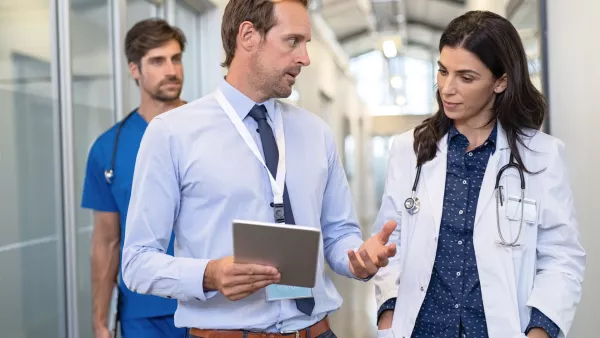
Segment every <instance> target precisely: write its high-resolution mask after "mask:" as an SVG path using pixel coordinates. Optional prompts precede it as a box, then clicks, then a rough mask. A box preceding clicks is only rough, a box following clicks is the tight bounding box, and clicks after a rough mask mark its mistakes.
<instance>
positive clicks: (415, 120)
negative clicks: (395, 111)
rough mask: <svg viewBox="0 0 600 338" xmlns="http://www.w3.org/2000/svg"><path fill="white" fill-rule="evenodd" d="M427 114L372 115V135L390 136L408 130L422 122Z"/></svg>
mask: <svg viewBox="0 0 600 338" xmlns="http://www.w3.org/2000/svg"><path fill="white" fill-rule="evenodd" d="M427 117H429V115H396V116H374V117H373V135H377V136H392V135H397V134H402V133H404V132H406V131H409V130H411V129H413V128H415V127H416V126H418V125H419V124H421V122H423V120H424V119H426V118H427Z"/></svg>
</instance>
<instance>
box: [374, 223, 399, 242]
mask: <svg viewBox="0 0 600 338" xmlns="http://www.w3.org/2000/svg"><path fill="white" fill-rule="evenodd" d="M397 226H398V223H396V221H389V222H387V223H385V224H384V225H383V229H381V231H380V232H379V233H378V236H379V239H380V240H381V241H382V242H383V243H387V242H388V241H389V240H390V236H391V235H392V233H393V232H394V230H396V227H397Z"/></svg>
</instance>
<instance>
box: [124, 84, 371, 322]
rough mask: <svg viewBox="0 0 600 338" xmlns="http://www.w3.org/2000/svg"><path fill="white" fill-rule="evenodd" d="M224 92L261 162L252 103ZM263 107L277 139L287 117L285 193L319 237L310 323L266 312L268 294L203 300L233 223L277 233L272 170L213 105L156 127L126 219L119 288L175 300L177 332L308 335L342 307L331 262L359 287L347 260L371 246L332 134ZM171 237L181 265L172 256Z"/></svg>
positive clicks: (287, 305)
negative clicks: (261, 224)
mask: <svg viewBox="0 0 600 338" xmlns="http://www.w3.org/2000/svg"><path fill="white" fill-rule="evenodd" d="M219 87H220V89H221V90H222V91H223V94H224V95H225V97H226V98H227V100H228V101H229V102H230V103H231V105H232V106H233V108H234V109H235V111H236V112H237V113H238V114H239V116H240V118H241V119H242V120H243V122H244V124H245V125H246V127H247V128H248V130H249V131H250V133H251V135H252V136H253V138H254V141H255V142H256V143H257V145H258V148H259V149H260V150H261V151H262V145H261V142H260V136H259V134H258V132H257V127H258V125H257V123H256V122H255V121H254V120H253V119H252V118H251V117H250V116H248V113H249V112H250V109H251V108H252V107H253V106H254V105H255V103H254V102H253V101H252V100H250V99H249V98H248V97H246V96H245V95H243V94H242V93H241V92H239V91H238V90H237V89H235V88H234V87H232V86H231V85H229V84H228V83H227V82H226V81H224V80H223V81H222V82H221V84H220V85H219ZM263 104H264V105H265V106H266V108H267V112H268V115H269V118H268V122H269V123H270V124H271V127H272V128H273V129H274V125H273V116H274V115H273V114H282V117H283V124H284V135H285V143H286V167H287V173H286V184H287V189H288V191H289V195H290V200H291V204H292V210H293V213H294V217H295V219H296V223H297V224H298V225H303V226H309V227H315V228H321V232H322V239H323V243H322V246H321V247H320V252H319V256H320V259H319V266H318V274H317V281H316V286H315V288H314V289H313V296H314V298H315V308H314V311H313V316H311V317H309V316H306V315H305V314H303V313H302V312H300V311H299V310H298V309H297V308H296V304H295V302H294V301H293V300H281V301H274V302H267V301H266V292H265V290H264V289H263V290H260V291H258V292H256V293H255V294H253V295H251V296H249V297H247V298H244V299H242V300H239V301H235V302H234V301H230V300H228V299H227V298H225V297H224V296H223V295H222V294H221V293H218V292H214V291H213V292H207V291H205V290H203V283H202V282H203V277H204V270H205V269H206V265H207V263H208V261H209V260H211V259H219V258H222V257H225V256H231V255H232V254H233V247H232V226H231V223H232V220H234V219H245V220H254V221H265V222H274V215H273V208H272V207H271V206H270V203H271V202H272V199H273V194H272V192H271V185H270V183H269V178H268V173H267V170H266V169H265V168H264V167H263V166H262V164H261V163H260V161H259V160H258V159H257V158H256V157H255V155H254V154H253V153H252V151H251V150H250V149H249V147H248V146H247V145H246V143H245V142H244V140H243V139H242V137H241V136H240V135H239V133H238V131H237V130H236V129H235V127H234V125H233V123H232V122H231V120H230V119H229V118H228V116H227V115H226V113H225V112H224V111H223V109H222V108H221V106H220V105H219V104H218V103H217V101H216V99H215V97H214V95H212V94H211V95H208V96H205V97H203V98H201V99H199V100H196V101H194V102H191V103H189V104H187V105H184V106H181V107H179V108H177V109H174V110H172V111H169V112H166V113H164V114H161V115H159V116H157V117H156V118H154V119H153V120H152V121H151V122H150V124H149V126H148V128H147V130H146V133H145V134H144V137H143V139H142V144H141V146H140V150H139V153H138V157H137V162H136V167H135V174H134V179H133V188H132V195H131V201H130V206H129V212H128V216H127V229H126V233H125V244H124V249H123V262H122V269H123V271H122V272H123V280H124V282H125V284H126V285H127V287H129V288H130V289H131V290H133V291H135V292H138V293H142V294H154V295H158V296H162V297H168V298H176V299H178V307H177V311H176V312H175V325H176V326H178V327H196V328H204V329H246V330H257V331H269V332H277V331H287V330H296V329H301V328H305V327H308V326H310V325H312V324H314V323H316V322H317V321H319V320H321V319H322V318H324V317H325V316H326V315H327V314H328V313H330V312H332V311H335V310H337V309H338V308H339V307H340V306H341V304H342V298H341V297H340V295H339V293H338V292H337V290H336V288H335V286H334V285H333V283H332V281H331V280H330V279H329V278H328V277H327V276H326V274H325V270H324V259H323V258H325V259H326V260H327V262H328V263H329V265H330V267H331V268H332V269H333V270H334V271H335V272H336V273H338V274H340V275H344V276H347V277H349V278H354V276H353V275H352V274H351V272H350V269H349V261H348V256H347V251H348V250H350V249H357V248H358V247H359V246H360V245H361V244H362V243H363V241H362V235H361V231H360V227H359V225H358V222H357V217H356V214H355V210H354V206H353V202H352V196H351V192H350V188H349V185H348V182H347V179H346V175H345V172H344V169H343V166H342V163H341V161H340V158H339V156H338V153H337V151H336V148H335V143H334V139H333V135H332V133H331V131H330V129H329V128H328V127H327V125H326V124H325V123H324V122H323V121H322V120H321V119H319V118H318V117H317V116H316V115H314V114H312V113H310V112H307V111H305V110H303V109H300V108H297V107H294V106H292V105H289V104H286V103H282V102H277V103H276V102H275V100H268V101H266V102H264V103H263ZM276 106H277V107H280V109H277V110H276ZM172 229H174V231H175V257H172V256H169V255H167V254H165V251H166V249H167V246H168V244H169V238H170V235H171V230H172Z"/></svg>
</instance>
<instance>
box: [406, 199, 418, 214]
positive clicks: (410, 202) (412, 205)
mask: <svg viewBox="0 0 600 338" xmlns="http://www.w3.org/2000/svg"><path fill="white" fill-rule="evenodd" d="M420 207H421V202H420V201H419V198H418V197H415V196H412V197H409V198H407V199H406V201H404V208H406V211H408V213H409V214H411V215H414V214H416V213H417V212H419V209H420Z"/></svg>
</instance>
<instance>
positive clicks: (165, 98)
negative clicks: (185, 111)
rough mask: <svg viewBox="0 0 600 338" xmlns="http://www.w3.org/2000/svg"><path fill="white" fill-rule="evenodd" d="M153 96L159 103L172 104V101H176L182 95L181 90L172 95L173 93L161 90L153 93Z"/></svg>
mask: <svg viewBox="0 0 600 338" xmlns="http://www.w3.org/2000/svg"><path fill="white" fill-rule="evenodd" d="M151 95H152V98H153V99H155V100H157V101H161V102H171V101H175V100H177V99H178V98H179V96H180V95H181V90H178V91H177V93H173V94H171V93H168V92H164V91H162V90H160V89H159V90H157V91H155V92H153V93H152V94H151Z"/></svg>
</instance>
